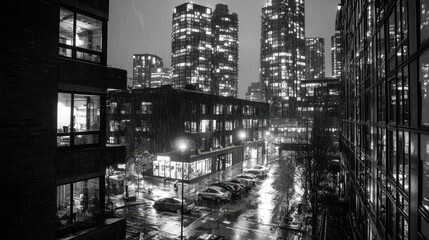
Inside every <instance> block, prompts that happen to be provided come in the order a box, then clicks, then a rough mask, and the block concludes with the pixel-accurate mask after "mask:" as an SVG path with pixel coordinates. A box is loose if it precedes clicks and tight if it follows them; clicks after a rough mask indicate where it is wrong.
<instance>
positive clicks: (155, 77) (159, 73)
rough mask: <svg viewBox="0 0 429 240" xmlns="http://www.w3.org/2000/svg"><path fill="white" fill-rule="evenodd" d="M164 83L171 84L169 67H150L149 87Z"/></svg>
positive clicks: (156, 86) (157, 86)
mask: <svg viewBox="0 0 429 240" xmlns="http://www.w3.org/2000/svg"><path fill="white" fill-rule="evenodd" d="M164 85H171V68H165V67H163V68H152V70H151V79H150V87H151V88H160V87H161V86H164Z"/></svg>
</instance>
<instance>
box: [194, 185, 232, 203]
mask: <svg viewBox="0 0 429 240" xmlns="http://www.w3.org/2000/svg"><path fill="white" fill-rule="evenodd" d="M197 196H198V200H203V199H212V200H215V201H216V202H218V203H221V202H222V201H230V200H231V193H230V192H228V191H227V190H225V189H223V188H221V187H214V186H213V187H208V188H206V189H204V190H201V191H198V192H197Z"/></svg>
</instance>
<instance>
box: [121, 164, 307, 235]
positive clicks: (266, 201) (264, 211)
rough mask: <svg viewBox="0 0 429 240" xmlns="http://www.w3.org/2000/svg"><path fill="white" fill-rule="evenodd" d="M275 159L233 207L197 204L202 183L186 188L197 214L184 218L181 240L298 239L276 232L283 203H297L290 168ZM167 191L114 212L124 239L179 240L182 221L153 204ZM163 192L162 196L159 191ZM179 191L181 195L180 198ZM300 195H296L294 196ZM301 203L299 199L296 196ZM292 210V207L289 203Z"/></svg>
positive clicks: (282, 214)
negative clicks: (204, 238) (207, 238)
mask: <svg viewBox="0 0 429 240" xmlns="http://www.w3.org/2000/svg"><path fill="white" fill-rule="evenodd" d="M280 164H281V166H282V167H279V166H280V165H279V162H278V160H276V161H274V163H273V164H271V165H269V167H270V171H269V173H268V177H267V178H266V179H264V180H262V181H261V182H260V183H259V184H257V186H255V187H253V188H252V190H251V192H250V193H249V194H247V195H245V196H243V197H241V198H239V199H236V200H233V201H232V202H228V203H222V204H217V203H215V202H212V201H209V200H204V201H197V200H196V192H197V191H198V190H199V189H201V188H203V187H204V186H205V185H206V184H205V182H202V183H201V184H196V185H193V187H188V189H187V188H186V186H185V189H184V190H185V196H186V197H187V198H189V199H195V203H196V204H197V207H196V209H195V210H194V211H193V212H191V213H188V214H185V215H184V236H185V237H186V238H185V239H191V240H192V239H196V238H197V237H198V236H199V235H201V234H203V233H213V234H217V235H222V236H226V237H227V238H228V239H230V240H240V239H296V236H297V235H296V234H294V233H292V232H288V231H285V230H282V229H279V228H278V224H279V223H280V221H281V217H280V216H284V214H285V212H286V206H287V200H288V199H292V200H293V201H299V200H297V194H298V193H296V192H297V190H298V191H299V186H296V184H294V176H293V173H294V169H293V167H292V165H293V164H289V163H287V162H286V161H283V162H281V163H280ZM166 188H167V189H154V190H153V192H154V194H152V195H150V196H147V195H145V194H141V195H138V199H139V201H140V203H141V204H140V205H137V206H133V207H127V208H123V209H119V210H117V215H119V216H121V217H125V218H126V219H127V236H128V237H129V238H128V239H139V238H138V237H139V236H140V235H141V239H180V231H181V224H180V220H181V216H180V215H179V214H177V213H174V212H166V211H158V212H157V211H156V210H155V209H154V208H153V207H152V205H153V203H154V201H155V200H156V199H159V198H161V197H167V196H170V195H171V194H177V195H178V196H180V195H179V194H178V193H174V192H173V193H172V192H171V191H168V190H170V189H169V186H166ZM163 190H164V191H163ZM180 191H181V190H180V189H179V193H180ZM298 195H299V194H298ZM298 198H299V197H298ZM290 204H291V205H293V204H292V202H290Z"/></svg>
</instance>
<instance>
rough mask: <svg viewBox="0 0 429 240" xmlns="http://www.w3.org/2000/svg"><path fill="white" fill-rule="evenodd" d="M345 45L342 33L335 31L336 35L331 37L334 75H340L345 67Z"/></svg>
mask: <svg viewBox="0 0 429 240" xmlns="http://www.w3.org/2000/svg"><path fill="white" fill-rule="evenodd" d="M343 51H344V49H343V46H342V40H341V34H339V33H335V35H334V36H332V37H331V61H332V76H333V77H340V78H341V73H342V68H343V63H342V59H343Z"/></svg>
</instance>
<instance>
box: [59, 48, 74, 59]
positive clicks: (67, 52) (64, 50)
mask: <svg viewBox="0 0 429 240" xmlns="http://www.w3.org/2000/svg"><path fill="white" fill-rule="evenodd" d="M59 54H60V56H63V57H72V50H71V49H68V48H63V47H60V52H59Z"/></svg>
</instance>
